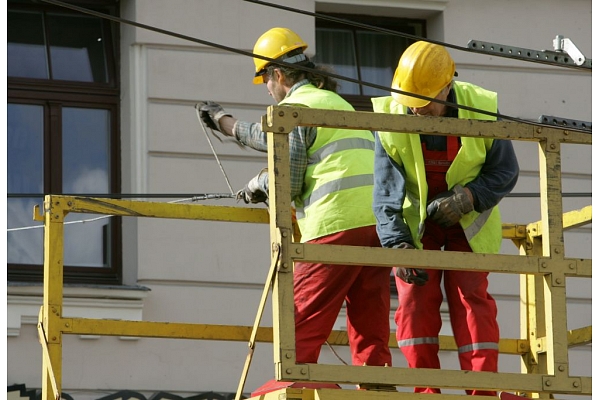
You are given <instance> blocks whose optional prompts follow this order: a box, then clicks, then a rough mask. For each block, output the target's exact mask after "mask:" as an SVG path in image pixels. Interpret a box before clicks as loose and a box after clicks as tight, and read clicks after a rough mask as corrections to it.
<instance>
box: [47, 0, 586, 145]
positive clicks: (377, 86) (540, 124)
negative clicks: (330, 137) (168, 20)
mask: <svg viewBox="0 0 600 400" xmlns="http://www.w3.org/2000/svg"><path fill="white" fill-rule="evenodd" d="M41 1H43V2H45V3H50V4H54V5H57V6H61V7H65V8H69V9H71V10H75V11H79V12H82V13H84V14H89V15H94V16H96V17H99V18H105V19H108V20H111V21H115V22H119V23H124V24H128V25H133V26H136V27H138V28H143V29H147V30H150V31H154V32H158V33H161V34H164V35H168V36H173V37H176V38H179V39H183V40H187V41H190V42H195V43H200V44H203V45H205V46H210V47H216V48H218V49H222V50H226V51H229V52H233V53H237V54H241V55H244V56H248V57H252V58H258V59H261V60H266V61H268V62H270V63H273V64H277V65H281V66H285V67H291V68H295V69H297V70H300V71H304V72H313V73H314V72H315V70H314V68H309V67H305V66H301V65H297V64H290V63H286V62H284V61H280V60H275V59H273V58H270V57H265V56H262V55H260V54H254V53H251V52H248V51H244V50H240V49H236V48H233V47H228V46H224V45H221V44H218V43H213V42H209V41H206V40H202V39H197V38H194V37H191V36H186V35H182V34H180V33H176V32H171V31H167V30H165V29H161V28H157V27H154V26H149V25H145V24H141V23H139V22H134V21H130V20H127V19H123V18H119V17H115V16H112V15H109V14H104V13H100V12H97V11H93V10H89V9H86V8H82V7H77V6H74V5H71V4H68V3H64V2H61V1H56V0H41ZM267 4H270V3H267ZM440 43H443V42H440ZM443 45H445V46H447V45H448V44H445V43H443ZM460 49H461V50H464V51H469V50H467V49H464V48H460ZM539 62H540V63H541V62H542V61H541V60H540V61H539ZM319 74H321V75H323V76H328V77H331V78H335V79H339V80H343V81H347V82H352V83H356V84H358V85H363V86H368V87H372V88H375V89H380V90H385V91H389V92H394V93H399V94H401V95H405V96H410V97H415V98H418V99H421V100H426V101H429V102H434V103H439V104H443V105H446V106H448V107H454V108H460V109H463V110H467V111H472V112H476V113H479V114H483V115H489V116H493V117H496V118H500V119H503V120H507V121H515V122H520V123H523V124H527V125H533V126H539V127H547V126H548V125H547V124H542V123H539V122H533V121H527V120H524V119H520V118H516V117H511V116H510V115H504V114H499V113H494V112H491V111H487V110H481V109H478V108H475V107H469V106H465V105H462V104H456V103H450V102H447V101H444V100H439V99H436V98H431V97H427V96H422V95H419V94H416V93H411V92H405V91H402V90H399V89H393V88H391V87H389V86H382V85H377V84H374V83H371V82H364V81H362V80H360V79H354V78H349V77H347V76H342V75H338V74H333V73H330V72H326V71H319ZM561 129H563V130H565V131H571V132H582V133H589V130H583V129H577V128H572V127H561Z"/></svg>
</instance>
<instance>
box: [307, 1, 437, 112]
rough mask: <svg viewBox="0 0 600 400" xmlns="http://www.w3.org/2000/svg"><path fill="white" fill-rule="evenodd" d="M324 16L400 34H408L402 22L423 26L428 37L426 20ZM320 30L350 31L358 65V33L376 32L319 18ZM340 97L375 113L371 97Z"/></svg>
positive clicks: (316, 22)
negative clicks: (400, 28)
mask: <svg viewBox="0 0 600 400" xmlns="http://www.w3.org/2000/svg"><path fill="white" fill-rule="evenodd" d="M323 15H327V16H328V17H334V18H337V19H343V20H348V21H352V22H356V23H360V24H364V25H369V26H374V27H378V28H385V29H388V30H393V31H397V32H399V33H406V32H403V31H401V30H398V29H397V27H398V25H399V22H401V24H417V25H420V26H421V30H422V36H423V37H426V35H427V30H426V28H427V21H426V20H425V19H419V18H396V17H376V16H369V15H358V14H342V13H323ZM319 28H342V29H345V30H349V31H350V32H351V33H352V36H353V43H354V54H356V60H357V63H358V60H359V59H360V56H359V54H360V51H359V45H358V40H356V39H357V32H359V31H363V32H374V31H372V30H368V29H365V28H361V27H357V26H354V25H350V24H344V23H341V22H337V21H331V20H328V19H323V18H317V19H316V20H315V29H319ZM408 40H409V45H410V43H412V42H414V40H412V39H408ZM399 58H400V54H398V59H399ZM392 69H393V70H395V69H396V65H393V66H392ZM357 77H358V78H357V79H358V80H361V68H360V65H357ZM390 83H391V82H390ZM359 90H360V91H361V93H362V91H363V87H362V85H359ZM340 96H341V97H343V98H344V99H345V100H346V101H348V102H349V103H350V104H352V106H353V107H354V108H355V109H356V110H357V111H373V105H372V103H371V97H372V96H371V95H364V94H359V95H356V94H344V93H340Z"/></svg>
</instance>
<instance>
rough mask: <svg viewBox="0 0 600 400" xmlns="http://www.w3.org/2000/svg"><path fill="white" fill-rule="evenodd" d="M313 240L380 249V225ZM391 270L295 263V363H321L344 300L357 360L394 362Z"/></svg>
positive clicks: (375, 362)
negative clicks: (376, 228)
mask: <svg viewBox="0 0 600 400" xmlns="http://www.w3.org/2000/svg"><path fill="white" fill-rule="evenodd" d="M308 243H322V244H339V245H347V246H369V247H381V244H380V242H379V238H378V237H377V232H376V230H375V226H367V227H362V228H356V229H351V230H347V231H343V232H339V233H335V234H332V235H329V236H324V237H321V238H318V239H314V240H311V241H309V242H308ZM390 273H391V268H384V267H373V266H354V265H331V264H320V263H319V264H312V263H302V262H296V263H295V265H294V303H295V319H296V361H297V362H298V363H317V361H318V358H319V353H320V351H321V346H322V345H323V344H324V343H325V341H326V340H327V338H328V337H329V334H330V333H331V330H332V329H333V325H334V323H335V320H336V318H337V316H338V314H339V311H340V309H341V308H342V305H343V303H344V300H345V301H346V310H347V330H348V339H349V342H350V351H351V354H352V364H354V365H363V364H366V365H374V366H383V365H385V364H387V365H389V366H391V365H392V356H391V354H390V349H389V345H388V343H389V337H390V322H389V318H390V317H389V312H390Z"/></svg>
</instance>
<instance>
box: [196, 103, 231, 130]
mask: <svg viewBox="0 0 600 400" xmlns="http://www.w3.org/2000/svg"><path fill="white" fill-rule="evenodd" d="M196 109H197V110H198V111H200V118H201V119H202V122H204V124H205V125H206V126H208V127H209V128H210V129H213V130H215V131H219V132H222V131H221V125H219V120H220V119H221V118H223V117H225V116H227V117H231V114H229V113H226V112H225V110H224V109H223V107H221V105H220V104H218V103H215V102H214V101H210V100H209V101H201V102H200V103H197V104H196Z"/></svg>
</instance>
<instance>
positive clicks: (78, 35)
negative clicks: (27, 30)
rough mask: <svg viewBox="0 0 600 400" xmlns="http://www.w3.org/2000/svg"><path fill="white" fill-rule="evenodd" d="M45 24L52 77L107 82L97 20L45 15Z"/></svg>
mask: <svg viewBox="0 0 600 400" xmlns="http://www.w3.org/2000/svg"><path fill="white" fill-rule="evenodd" d="M47 23H48V37H49V45H50V60H51V62H52V79H59V80H69V81H80V82H97V83H105V82H107V81H108V77H107V73H106V60H105V54H104V41H105V40H106V38H105V37H104V33H103V30H102V23H101V20H100V19H98V18H93V17H86V16H69V15H59V14H48V17H47Z"/></svg>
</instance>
